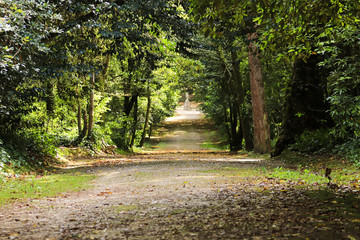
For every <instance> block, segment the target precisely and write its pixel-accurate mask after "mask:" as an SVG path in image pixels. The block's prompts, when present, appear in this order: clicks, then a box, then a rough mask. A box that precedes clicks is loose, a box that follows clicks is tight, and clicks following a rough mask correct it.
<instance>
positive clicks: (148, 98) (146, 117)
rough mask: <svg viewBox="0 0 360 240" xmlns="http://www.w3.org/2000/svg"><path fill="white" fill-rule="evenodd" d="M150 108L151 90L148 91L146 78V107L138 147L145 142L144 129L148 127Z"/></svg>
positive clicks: (148, 86)
mask: <svg viewBox="0 0 360 240" xmlns="http://www.w3.org/2000/svg"><path fill="white" fill-rule="evenodd" d="M150 109H151V92H150V83H149V79H148V80H147V107H146V115H145V123H144V129H143V132H142V134H141V141H140V144H139V146H140V147H143V146H144V143H145V138H146V129H147V128H148V125H149V119H150Z"/></svg>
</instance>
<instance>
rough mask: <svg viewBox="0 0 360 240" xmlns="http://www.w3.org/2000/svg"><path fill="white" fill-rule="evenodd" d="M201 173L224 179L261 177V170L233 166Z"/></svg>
mask: <svg viewBox="0 0 360 240" xmlns="http://www.w3.org/2000/svg"><path fill="white" fill-rule="evenodd" d="M201 172H203V173H210V174H214V175H221V176H225V177H257V176H260V175H262V172H261V170H260V169H259V168H258V169H256V168H244V167H234V166H223V167H220V168H217V169H213V170H205V171H201Z"/></svg>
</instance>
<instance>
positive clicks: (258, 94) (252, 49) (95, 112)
mask: <svg viewBox="0 0 360 240" xmlns="http://www.w3.org/2000/svg"><path fill="white" fill-rule="evenodd" d="M359 26H360V3H359V2H358V1H353V0H323V1H315V0H314V1H288V0H285V1H277V0H269V1H262V0H253V1H242V0H240V1H239V0H236V1H235V0H216V1H215V0H212V1H209V0H189V1H185V0H180V1H177V0H127V1H124V0H86V1H78V0H11V1H9V0H0V159H1V161H0V169H1V171H2V172H7V171H9V169H16V168H17V169H23V170H24V169H25V170H30V169H32V168H34V167H35V168H38V167H41V166H42V165H45V164H46V161H47V160H46V159H47V158H48V157H54V156H55V155H56V151H57V150H56V149H57V148H58V147H59V146H81V147H85V148H88V149H91V150H92V151H96V150H99V149H102V148H103V147H104V145H116V146H117V150H118V151H121V150H125V151H132V149H134V148H135V147H141V146H143V144H144V142H145V139H146V138H147V137H149V136H150V135H151V131H152V129H153V128H154V127H156V126H158V125H159V124H161V122H162V121H163V120H164V119H165V118H166V117H169V116H171V115H172V114H173V112H174V110H175V108H176V106H177V104H178V101H179V99H180V98H181V97H182V96H184V94H185V93H190V94H191V95H192V96H193V100H195V101H198V102H200V103H202V104H201V109H202V110H203V111H204V112H205V113H206V114H207V116H208V117H209V118H211V119H212V120H213V121H214V122H215V123H216V125H217V126H218V127H219V129H220V131H222V132H223V133H224V134H223V136H225V137H226V139H224V141H225V142H226V143H227V144H228V146H229V150H231V151H239V150H242V149H244V150H247V151H254V152H256V153H271V154H272V156H277V155H279V154H281V153H282V152H283V151H284V150H288V149H290V150H294V151H301V152H307V153H330V154H339V155H343V156H344V157H346V158H349V159H351V160H353V161H354V163H355V164H360V147H359V146H360V139H359V137H360V97H359V91H360V28H359Z"/></svg>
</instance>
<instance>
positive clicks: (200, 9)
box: [192, 1, 271, 153]
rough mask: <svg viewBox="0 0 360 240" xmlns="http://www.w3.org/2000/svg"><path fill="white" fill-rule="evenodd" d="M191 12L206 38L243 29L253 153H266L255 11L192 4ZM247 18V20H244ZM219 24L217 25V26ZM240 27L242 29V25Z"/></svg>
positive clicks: (218, 3)
mask: <svg viewBox="0 0 360 240" xmlns="http://www.w3.org/2000/svg"><path fill="white" fill-rule="evenodd" d="M192 10H193V12H194V14H195V19H197V20H199V21H200V20H202V21H203V29H204V31H205V33H206V34H209V33H210V34H211V35H213V36H215V37H222V36H224V32H228V31H231V28H234V26H235V27H236V26H242V30H240V31H239V32H240V33H241V34H242V36H241V35H240V36H239V37H242V38H243V39H244V38H245V36H246V38H247V41H248V44H249V66H250V82H251V84H250V85H251V90H252V106H253V123H254V151H255V152H258V153H269V152H270V151H271V146H270V127H269V123H268V114H267V110H266V104H265V90H264V83H263V78H262V70H261V61H260V55H259V51H258V47H257V43H256V41H257V39H258V37H257V36H258V33H257V27H256V26H255V24H254V23H253V21H252V19H253V18H254V17H253V16H256V11H257V9H256V8H254V6H252V5H250V4H249V3H241V2H240V3H239V2H233V1H230V4H227V2H226V4H225V1H210V2H209V1H192ZM246 13H247V14H250V16H251V17H250V19H245V17H244V16H246ZM217 22H220V24H217ZM223 22H225V24H224V23H223ZM241 24H242V25H241Z"/></svg>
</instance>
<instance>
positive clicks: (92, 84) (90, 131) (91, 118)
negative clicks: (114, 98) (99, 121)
mask: <svg viewBox="0 0 360 240" xmlns="http://www.w3.org/2000/svg"><path fill="white" fill-rule="evenodd" d="M90 87H91V91H90V99H89V127H88V138H89V139H92V137H93V128H94V93H95V73H93V74H92V76H91V77H90Z"/></svg>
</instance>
